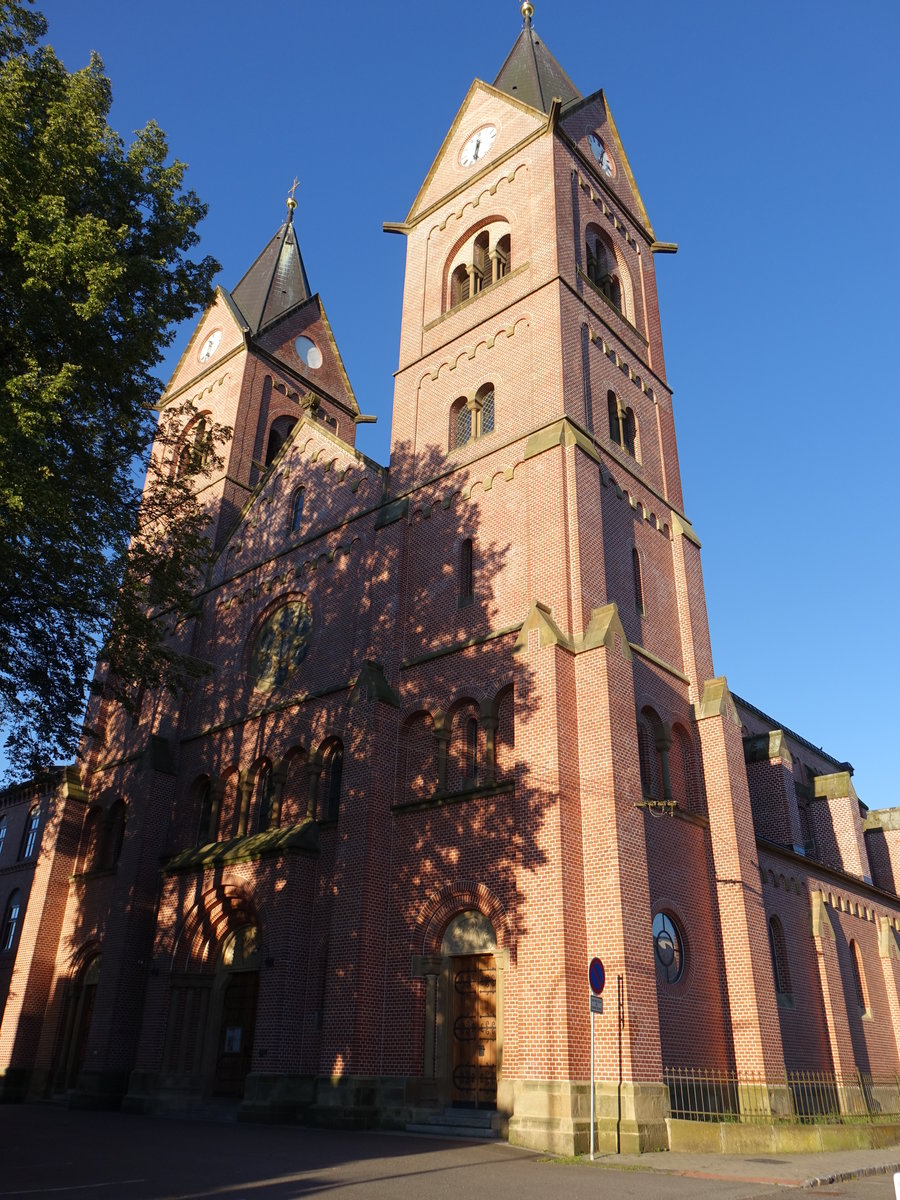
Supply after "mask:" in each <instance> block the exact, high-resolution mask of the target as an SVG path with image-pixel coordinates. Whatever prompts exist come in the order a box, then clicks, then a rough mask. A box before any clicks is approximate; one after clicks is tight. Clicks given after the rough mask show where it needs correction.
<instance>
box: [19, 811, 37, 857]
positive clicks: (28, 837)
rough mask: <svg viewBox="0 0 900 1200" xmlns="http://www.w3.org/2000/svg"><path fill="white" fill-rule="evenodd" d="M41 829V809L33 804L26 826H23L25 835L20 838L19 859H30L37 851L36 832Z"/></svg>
mask: <svg viewBox="0 0 900 1200" xmlns="http://www.w3.org/2000/svg"><path fill="white" fill-rule="evenodd" d="M40 827H41V809H40V805H38V804H35V806H34V808H32V810H31V812H30V813H29V814H28V824H27V825H26V826H25V834H24V836H23V838H22V849H21V851H20V853H19V858H20V859H22V858H31V857H32V855H33V854H35V853H36V851H37V844H38V830H39V829H40Z"/></svg>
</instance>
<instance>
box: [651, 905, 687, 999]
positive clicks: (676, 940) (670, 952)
mask: <svg viewBox="0 0 900 1200" xmlns="http://www.w3.org/2000/svg"><path fill="white" fill-rule="evenodd" d="M653 953H654V956H655V957H656V970H657V972H658V974H659V976H660V978H661V979H662V980H663V982H664V983H677V982H678V980H679V979H680V978H681V976H682V975H683V974H684V942H683V940H682V937H681V933H680V932H679V929H678V926H677V925H676V924H675V922H674V921H673V920H672V918H671V917H670V916H669V914H668V913H657V914H656V916H655V917H654V918H653Z"/></svg>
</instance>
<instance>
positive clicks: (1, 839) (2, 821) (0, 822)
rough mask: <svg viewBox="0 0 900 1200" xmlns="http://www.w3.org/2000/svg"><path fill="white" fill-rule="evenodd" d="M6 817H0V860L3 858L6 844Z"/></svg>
mask: <svg viewBox="0 0 900 1200" xmlns="http://www.w3.org/2000/svg"><path fill="white" fill-rule="evenodd" d="M6 826H7V820H6V817H0V858H2V857H3V845H4V843H5V842H6Z"/></svg>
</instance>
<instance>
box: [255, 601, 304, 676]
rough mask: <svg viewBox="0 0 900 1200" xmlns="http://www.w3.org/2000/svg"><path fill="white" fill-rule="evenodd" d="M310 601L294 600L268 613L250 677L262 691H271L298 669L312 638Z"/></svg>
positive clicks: (256, 647) (256, 643)
mask: <svg viewBox="0 0 900 1200" xmlns="http://www.w3.org/2000/svg"><path fill="white" fill-rule="evenodd" d="M312 630H313V615H312V609H311V608H310V606H309V601H308V600H305V599H300V600H292V601H290V603H288V604H284V605H282V606H281V608H278V609H276V610H275V612H273V613H272V614H271V616H269V617H267V618H266V619H265V621H264V622H263V625H262V628H261V629H260V631H259V633H258V634H257V635H256V641H255V643H254V645H253V656H252V658H251V660H250V677H251V679H252V680H253V685H254V687H256V688H257V689H258V690H259V691H261V692H271V690H272V689H273V688H276V687H279V686H280V685H281V684H282V683H284V681H285V680H286V679H287V678H288V677H289V676H290V675H293V673H294V672H295V671H296V670H297V668H298V667H299V666H300V664H301V663H302V662H303V660H304V658H306V655H307V652H308V651H309V643H310V640H311V639H312Z"/></svg>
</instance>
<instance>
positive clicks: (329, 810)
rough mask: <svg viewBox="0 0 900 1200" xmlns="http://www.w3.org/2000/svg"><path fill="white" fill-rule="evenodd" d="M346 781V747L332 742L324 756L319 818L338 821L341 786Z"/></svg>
mask: <svg viewBox="0 0 900 1200" xmlns="http://www.w3.org/2000/svg"><path fill="white" fill-rule="evenodd" d="M343 781H344V747H343V745H342V744H341V743H340V742H338V741H335V742H332V743H331V744H330V745H329V746H328V748H327V749H326V750H325V753H324V755H323V757H322V783H321V785H320V789H321V790H320V793H319V795H320V801H319V819H320V820H321V821H336V820H337V818H338V813H339V812H340V808H341V787H342V785H343Z"/></svg>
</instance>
